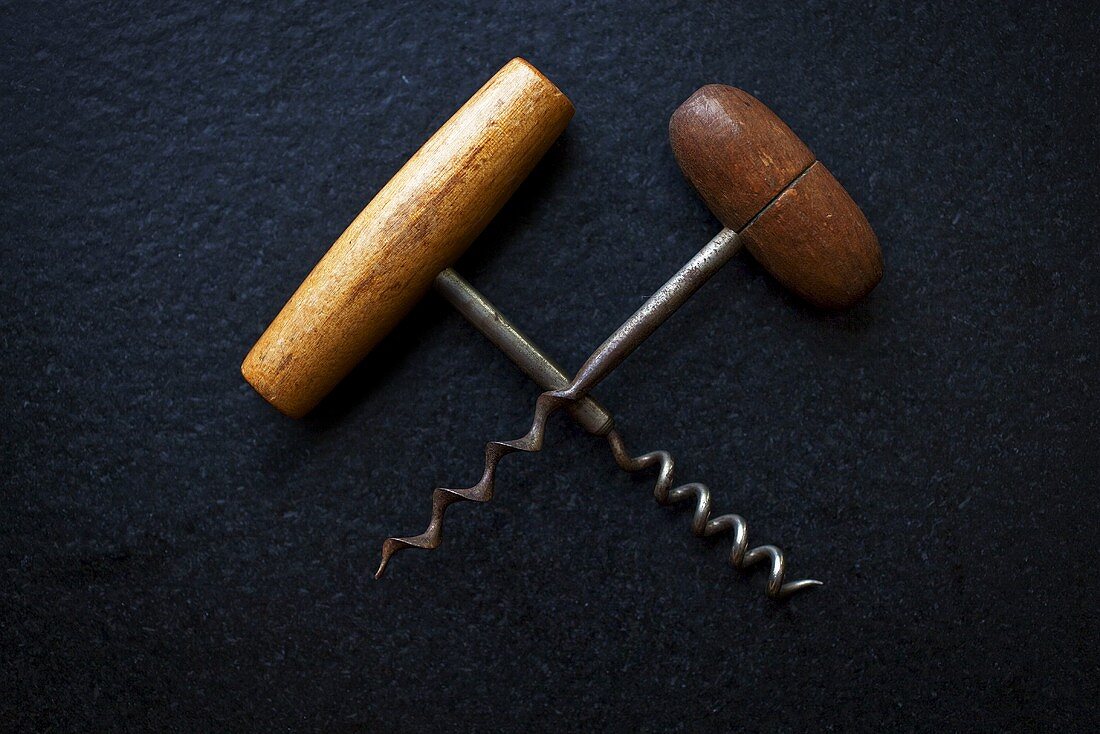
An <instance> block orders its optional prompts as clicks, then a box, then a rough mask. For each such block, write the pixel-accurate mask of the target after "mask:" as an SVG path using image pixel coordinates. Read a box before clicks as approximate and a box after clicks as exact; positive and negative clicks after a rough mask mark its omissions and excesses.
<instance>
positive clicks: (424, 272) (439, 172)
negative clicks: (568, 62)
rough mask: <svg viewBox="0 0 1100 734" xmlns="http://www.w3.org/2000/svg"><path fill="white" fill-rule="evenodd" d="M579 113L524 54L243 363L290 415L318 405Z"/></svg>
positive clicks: (460, 115)
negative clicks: (525, 59)
mask: <svg viewBox="0 0 1100 734" xmlns="http://www.w3.org/2000/svg"><path fill="white" fill-rule="evenodd" d="M572 116H573V105H572V103H570V101H569V99H568V98H566V96H565V95H564V94H562V93H561V91H559V90H558V88H557V87H555V86H554V85H553V84H552V83H551V82H550V80H549V79H547V78H546V77H545V76H543V75H542V74H541V73H540V72H539V71H538V70H537V69H536V68H535V67H533V66H531V64H529V63H527V62H526V61H524V60H523V59H513V60H512V61H510V62H508V63H507V64H506V65H505V66H504V68H502V69H501V70H500V71H498V72H497V73H496V75H494V76H493V78H492V79H490V80H489V81H488V82H486V84H485V86H483V87H482V88H481V89H480V90H478V92H477V93H476V94H474V96H473V97H471V98H470V100H469V101H468V102H466V104H464V105H463V106H462V108H461V109H460V110H459V111H458V112H456V113H455V114H454V116H453V117H452V118H451V119H450V120H448V121H447V122H446V124H444V125H443V127H441V128H440V129H439V130H438V131H437V132H436V133H435V135H433V136H432V137H431V138H430V139H429V140H428V142H426V143H425V144H424V146H423V147H422V148H420V150H419V151H417V152H416V154H415V155H414V156H413V157H412V158H410V159H409V161H408V163H406V164H405V165H404V166H403V167H402V168H401V170H400V171H398V172H397V175H395V176H394V177H393V178H392V179H390V182H389V183H387V184H386V185H385V187H384V188H383V189H382V190H381V191H379V192H378V195H377V196H375V197H374V199H373V200H372V201H371V202H370V203H369V204H368V205H367V207H366V208H365V209H364V210H363V211H362V212H361V213H360V214H359V216H358V217H356V218H355V221H353V222H352V223H351V225H350V226H349V227H348V228H347V230H346V231H345V232H344V233H343V234H342V235H340V238H339V239H338V240H336V243H335V244H333V246H332V248H331V249H330V250H329V251H328V253H326V254H325V256H324V257H323V258H322V259H321V261H320V262H319V263H317V266H316V267H315V268H314V269H313V272H311V273H310V274H309V276H308V277H307V278H306V279H305V281H304V282H303V283H302V285H301V286H300V287H299V288H298V290H297V291H296V292H295V293H294V295H293V296H291V298H290V300H289V301H288V302H287V304H286V305H285V306H283V309H282V311H280V312H279V315H278V316H276V317H275V320H274V321H272V322H271V325H270V326H268V327H267V331H265V332H264V334H263V336H261V337H260V340H259V341H257V342H256V344H255V346H253V347H252V351H250V352H249V353H248V356H247V357H246V358H245V360H244V364H243V365H242V366H241V372H242V374H243V375H244V378H245V379H246V380H247V381H248V382H249V384H251V385H252V387H254V388H255V389H256V391H257V392H259V393H260V395H262V396H263V397H264V398H265V399H266V400H267V401H268V402H270V403H271V404H272V405H274V406H275V407H276V408H278V409H279V410H281V411H282V412H283V413H286V414H287V415H289V416H291V417H295V418H298V417H301V416H303V415H305V414H306V413H308V412H309V411H310V410H311V409H313V407H314V406H315V405H317V403H318V402H320V401H321V398H323V397H324V396H325V395H327V394H328V393H329V391H330V390H332V388H333V387H335V386H336V384H337V383H338V382H340V380H342V379H343V378H344V376H345V375H347V373H348V372H350V371H351V369H352V368H353V367H354V366H355V365H356V364H357V363H358V362H359V361H360V360H362V359H363V357H364V356H366V354H367V353H368V352H369V351H370V350H371V349H372V348H373V347H374V346H375V344H377V343H378V342H379V340H381V339H382V337H383V336H385V335H386V334H387V333H388V332H389V331H390V329H392V328H393V327H394V325H395V324H396V323H397V322H398V321H399V320H401V318H402V317H404V316H405V314H406V313H407V312H408V311H409V309H410V308H411V307H412V305H413V304H414V303H415V302H416V301H417V300H419V299H420V297H421V296H423V295H424V292H425V291H426V290H427V289H428V288H429V287H430V285H431V282H432V279H434V278H435V276H436V275H437V274H438V273H439V272H440V271H442V270H443V269H444V268H446V267H448V266H449V265H450V264H451V263H452V262H453V261H454V260H455V259H457V258H458V256H459V255H460V254H462V252H463V251H464V250H465V249H466V248H467V247H468V246H469V245H470V243H471V242H472V241H473V240H474V238H476V237H477V235H478V234H480V233H481V231H482V230H483V229H484V228H485V226H486V225H487V224H488V223H489V221H490V220H491V219H492V218H493V216H494V215H495V214H496V213H497V211H499V210H500V208H501V207H502V206H503V205H504V202H505V201H507V200H508V197H509V196H511V195H512V193H513V192H514V191H515V190H516V188H517V187H518V186H519V184H520V182H522V181H523V179H524V178H526V176H527V174H528V173H530V171H531V169H532V168H534V166H535V164H536V163H537V162H538V161H539V159H540V158H542V156H543V154H544V153H545V152H546V151H547V149H548V148H549V147H550V145H551V144H552V143H553V142H554V140H556V139H557V137H558V136H559V135H560V134H561V132H562V131H563V130H564V129H565V126H566V125H567V124H568V123H569V120H570V118H571V117H572Z"/></svg>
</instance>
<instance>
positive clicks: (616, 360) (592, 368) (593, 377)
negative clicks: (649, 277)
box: [565, 229, 741, 399]
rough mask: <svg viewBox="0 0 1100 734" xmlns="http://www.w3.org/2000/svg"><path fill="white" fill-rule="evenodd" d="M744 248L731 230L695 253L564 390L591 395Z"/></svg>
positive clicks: (568, 394)
mask: <svg viewBox="0 0 1100 734" xmlns="http://www.w3.org/2000/svg"><path fill="white" fill-rule="evenodd" d="M740 249H741V238H740V237H738V236H737V233H736V232H734V231H733V230H732V229H723V230H722V231H721V232H719V233H718V234H716V235H715V236H714V239H712V240H711V241H710V242H708V243H707V244H706V245H705V246H704V247H703V249H701V250H699V252H698V253H696V255H695V257H693V258H691V260H689V261H688V262H687V264H685V265H684V267H682V268H680V270H679V272H677V273H676V274H675V275H673V276H672V277H671V278H669V279H668V281H667V282H666V283H665V284H664V285H663V286H661V287H660V289H659V290H658V291H657V292H656V293H654V294H653V295H652V296H650V297H649V300H648V301H646V302H645V303H643V304H642V307H641V308H639V309H638V310H637V311H635V312H634V315H633V316H631V317H630V318H628V319H627V320H626V321H625V322H623V325H622V326H620V327H619V328H618V329H617V330H616V331H615V333H614V334H612V335H611V336H610V337H608V339H607V341H605V342H604V343H603V344H601V345H600V348H599V349H597V350H596V351H595V352H593V353H592V356H590V357H589V358H588V360H587V361H585V363H584V364H583V365H581V369H580V371H579V372H577V376H576V377H574V378H573V381H572V382H571V383H570V385H569V387H568V388H567V389H566V391H565V396H566V397H570V398H573V399H578V398H581V397H583V396H584V395H586V394H588V391H589V390H591V389H592V388H594V387H595V386H596V385H597V384H598V383H599V382H600V381H601V380H603V379H604V378H605V377H607V376H608V375H609V374H611V371H612V370H614V369H615V368H616V367H618V366H619V365H620V364H622V362H623V360H624V359H626V358H627V357H629V356H630V354H631V353H632V352H633V351H634V350H635V349H637V348H638V347H639V346H640V345H641V344H642V342H644V341H645V340H646V339H648V338H649V336H650V335H651V334H652V333H653V332H654V331H656V330H657V327H658V326H660V325H661V324H663V323H664V322H665V320H667V319H668V317H670V316H672V314H674V313H675V312H676V310H677V309H678V308H680V306H682V305H684V302H685V301H687V299H689V298H691V295H692V294H693V293H695V291H697V290H699V288H700V287H702V285H703V284H704V283H706V282H707V280H709V279H710V277H711V276H712V275H714V274H715V273H716V272H718V270H719V269H720V268H721V267H722V266H723V265H725V264H726V263H727V262H729V260H730V258H732V257H733V256H734V255H736V254H737V251H738V250H740Z"/></svg>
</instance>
